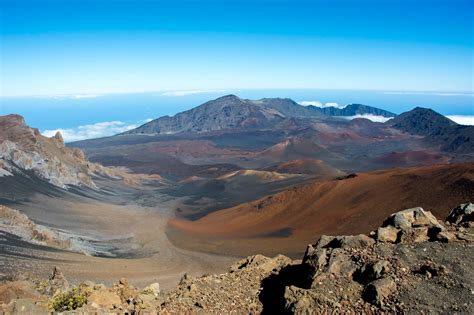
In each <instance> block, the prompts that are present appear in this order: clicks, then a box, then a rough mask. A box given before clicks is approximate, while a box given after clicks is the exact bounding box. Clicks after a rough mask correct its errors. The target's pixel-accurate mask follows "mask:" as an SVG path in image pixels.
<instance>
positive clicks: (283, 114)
mask: <svg viewBox="0 0 474 315" xmlns="http://www.w3.org/2000/svg"><path fill="white" fill-rule="evenodd" d="M356 114H373V115H382V116H385V117H394V116H395V114H393V113H390V112H388V111H385V110H382V109H378V108H375V107H370V106H366V105H358V104H352V105H348V106H347V107H346V108H343V109H339V108H319V107H315V106H302V105H300V104H298V103H296V102H295V101H293V100H291V99H289V98H262V99H259V100H248V99H241V98H239V97H237V96H235V95H226V96H222V97H220V98H217V99H215V100H212V101H208V102H206V103H204V104H202V105H199V106H197V107H195V108H193V109H190V110H187V111H184V112H181V113H178V114H176V115H174V116H172V117H170V116H164V117H161V118H158V119H155V120H153V121H150V122H149V123H147V124H145V125H143V126H140V127H138V128H136V129H133V130H130V131H127V132H125V133H124V134H176V133H182V132H209V131H217V130H225V129H243V128H245V129H259V128H267V127H271V126H273V125H274V124H275V123H278V122H280V121H282V120H284V119H287V118H315V117H320V118H321V117H328V116H353V115H356Z"/></svg>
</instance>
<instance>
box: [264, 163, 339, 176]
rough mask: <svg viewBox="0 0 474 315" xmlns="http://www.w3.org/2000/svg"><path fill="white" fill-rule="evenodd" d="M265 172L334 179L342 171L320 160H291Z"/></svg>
mask: <svg viewBox="0 0 474 315" xmlns="http://www.w3.org/2000/svg"><path fill="white" fill-rule="evenodd" d="M267 170H269V171H274V172H278V173H287V174H311V175H317V176H318V177H336V176H340V175H341V174H343V172H342V171H340V170H338V169H337V168H334V167H332V166H331V165H329V164H328V163H326V162H324V161H322V160H316V159H299V160H291V161H288V162H284V163H281V164H278V165H276V166H273V167H269V168H268V169H267Z"/></svg>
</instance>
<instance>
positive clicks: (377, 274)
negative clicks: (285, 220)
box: [0, 203, 474, 314]
mask: <svg viewBox="0 0 474 315" xmlns="http://www.w3.org/2000/svg"><path fill="white" fill-rule="evenodd" d="M473 228H474V205H473V204H471V203H469V204H463V205H460V206H459V207H457V208H455V209H453V210H452V211H451V212H450V214H449V216H448V217H447V219H446V222H445V223H442V222H439V221H438V220H437V219H436V218H435V217H434V216H433V215H432V214H431V213H430V212H428V211H424V210H423V209H422V208H413V209H407V210H403V211H400V212H397V213H394V214H393V215H391V216H390V217H389V218H387V220H386V221H385V222H384V223H383V224H382V226H381V227H380V228H379V229H377V231H374V232H372V233H370V235H369V236H367V235H355V236H322V237H321V238H320V239H319V240H318V241H317V242H316V244H313V245H309V246H308V248H307V250H306V253H305V255H304V257H303V260H302V261H294V260H291V259H290V258H288V257H285V256H282V255H279V256H277V257H274V258H268V257H264V256H261V255H255V256H251V257H248V258H245V259H242V260H240V261H238V262H237V263H235V264H234V265H232V266H231V268H230V269H229V271H228V272H227V273H224V274H220V275H204V276H201V277H198V278H191V277H189V276H187V275H185V276H183V278H182V279H181V281H180V283H179V284H178V286H177V287H176V288H175V289H173V290H171V291H168V292H160V290H159V285H158V284H157V283H154V284H152V285H150V286H149V287H147V288H144V289H139V288H135V287H134V286H132V285H130V284H129V283H128V282H127V281H126V280H125V279H122V280H120V281H118V282H117V283H115V284H114V285H113V286H111V287H106V286H104V285H101V284H94V283H91V282H86V283H82V284H80V285H79V286H77V287H74V288H70V287H69V285H68V284H67V281H66V280H65V279H64V277H63V276H62V274H61V273H60V272H58V270H55V271H54V272H53V275H52V276H51V278H50V279H48V280H43V281H38V280H37V281H31V280H30V281H15V282H9V283H6V284H3V285H2V286H1V287H0V301H2V302H3V303H4V304H3V305H2V308H3V310H6V311H11V312H18V311H24V312H30V313H31V312H33V313H40V312H47V311H48V307H49V309H55V310H58V311H64V310H72V309H78V310H79V311H81V312H86V313H89V312H90V313H110V312H112V313H114V312H118V313H124V312H128V313H155V312H158V313H161V314H179V313H229V312H234V313H267V314H280V313H296V314H316V313H322V312H324V313H326V312H333V311H337V312H340V311H344V312H351V313H353V312H356V313H379V312H389V313H392V312H442V313H452V312H461V313H463V312H464V313H469V312H472V309H473V307H474V306H473V297H474V276H473V270H474V264H473V262H474V259H473V258H474V251H473V241H474V229H473Z"/></svg>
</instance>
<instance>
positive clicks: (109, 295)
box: [87, 290, 122, 308]
mask: <svg viewBox="0 0 474 315" xmlns="http://www.w3.org/2000/svg"><path fill="white" fill-rule="evenodd" d="M87 303H88V304H89V303H90V304H91V305H92V304H95V305H97V306H98V307H106V308H113V306H114V305H119V304H122V301H121V300H120V297H119V296H118V295H117V293H115V292H111V291H109V290H98V291H93V292H92V293H91V295H90V296H89V297H88V298H87Z"/></svg>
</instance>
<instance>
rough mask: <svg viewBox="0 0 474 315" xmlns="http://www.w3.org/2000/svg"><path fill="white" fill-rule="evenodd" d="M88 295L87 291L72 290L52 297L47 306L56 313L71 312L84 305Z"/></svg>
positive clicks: (88, 291)
mask: <svg viewBox="0 0 474 315" xmlns="http://www.w3.org/2000/svg"><path fill="white" fill-rule="evenodd" d="M90 293H91V292H90V290H89V289H79V288H73V289H72V290H70V291H67V292H61V293H58V294H56V295H54V296H53V298H52V299H51V300H50V301H49V304H48V306H49V308H51V309H52V310H54V311H57V312H63V311H72V310H75V309H76V308H79V307H81V306H83V305H84V304H86V303H87V298H88V296H89V295H90Z"/></svg>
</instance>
